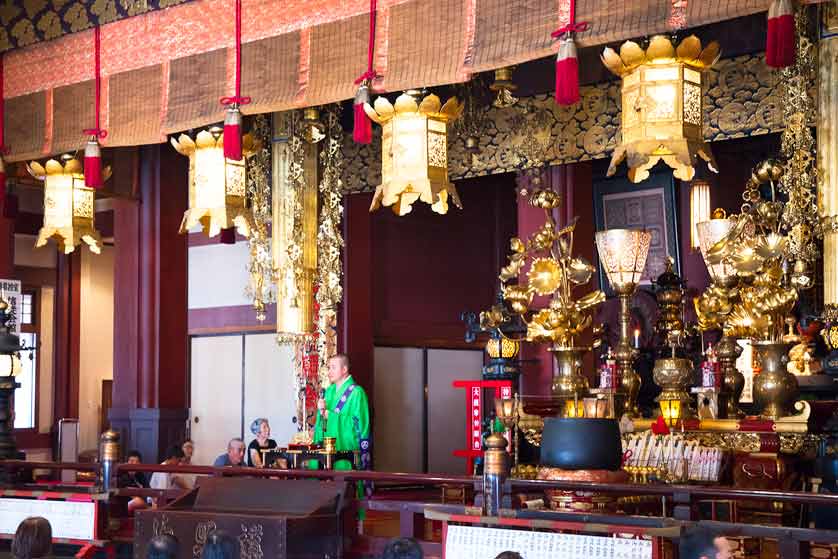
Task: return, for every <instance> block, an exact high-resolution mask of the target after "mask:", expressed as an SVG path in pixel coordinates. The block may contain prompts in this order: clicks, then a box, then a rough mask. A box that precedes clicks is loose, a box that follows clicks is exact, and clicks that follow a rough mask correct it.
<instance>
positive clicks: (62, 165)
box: [26, 155, 111, 187]
mask: <svg viewBox="0 0 838 559" xmlns="http://www.w3.org/2000/svg"><path fill="white" fill-rule="evenodd" d="M26 170H27V171H29V174H30V175H32V176H33V177H34V178H36V179H38V180H39V181H43V180H46V179H47V177H48V176H52V175H72V177H73V178H74V179H76V180H79V181H82V182H81V183H80V184H77V185H75V186H80V187H81V186H84V182H83V181H84V167H83V166H82V163H81V161H79V160H78V159H76V158H75V157H73V156H71V155H65V156H63V157H61V160H60V161H59V160H57V159H49V160H48V161H47V162H46V163H44V164H43V165H41V164H40V163H38V162H37V161H30V162H29V163H27V165H26ZM109 178H111V167H110V165H108V166H107V167H105V168H104V169H102V180H108V179H109Z"/></svg>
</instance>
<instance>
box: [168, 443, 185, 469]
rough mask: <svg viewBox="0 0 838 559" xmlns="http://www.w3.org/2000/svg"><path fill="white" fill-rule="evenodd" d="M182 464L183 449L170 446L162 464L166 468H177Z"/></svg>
mask: <svg viewBox="0 0 838 559" xmlns="http://www.w3.org/2000/svg"><path fill="white" fill-rule="evenodd" d="M182 462H183V449H182V448H180V446H178V445H174V446H170V447H169V448H168V449H167V450H166V459H165V460H163V463H164V464H166V465H167V466H177V465H178V464H181V463H182Z"/></svg>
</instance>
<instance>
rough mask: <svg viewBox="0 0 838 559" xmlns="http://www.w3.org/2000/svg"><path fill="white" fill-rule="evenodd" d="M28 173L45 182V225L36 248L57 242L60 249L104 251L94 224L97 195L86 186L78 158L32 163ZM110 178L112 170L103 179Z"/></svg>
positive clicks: (68, 252)
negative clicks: (77, 248) (85, 246)
mask: <svg viewBox="0 0 838 559" xmlns="http://www.w3.org/2000/svg"><path fill="white" fill-rule="evenodd" d="M26 168H27V170H28V171H29V174H30V175H32V176H33V177H35V178H36V179H38V180H40V181H44V223H43V226H42V227H41V230H40V231H39V232H38V239H37V240H36V241H35V247H36V248H39V247H42V246H44V245H46V244H47V242H48V241H49V239H55V241H56V243H57V244H58V250H60V251H61V252H63V253H64V254H70V253H71V252H73V251H74V250H75V248H76V246H77V245H80V244H81V243H84V244H85V245H87V248H89V249H90V252H92V253H94V254H100V253H101V252H102V237H101V235H100V234H99V232H98V231H97V230H96V225H95V223H94V220H95V217H96V211H95V207H94V201H95V193H94V190H93V189H92V188H88V187H86V186H85V185H84V169H83V167H82V164H81V162H80V161H79V160H78V159H76V158H75V157H71V156H65V157H63V158H62V159H61V161H57V160H55V159H50V160H49V161H47V162H46V163H45V164H44V165H41V164H40V163H38V162H37V161H32V162H30V163H29V164H28V165H27V166H26ZM110 176H111V168H110V167H105V168H104V169H103V170H102V178H103V180H108V179H109V178H110Z"/></svg>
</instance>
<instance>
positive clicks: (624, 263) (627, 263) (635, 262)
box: [596, 229, 652, 415]
mask: <svg viewBox="0 0 838 559" xmlns="http://www.w3.org/2000/svg"><path fill="white" fill-rule="evenodd" d="M651 240H652V234H651V233H649V232H648V231H642V230H639V229H608V230H606V231H598V232H597V234H596V244H597V252H599V260H600V262H601V263H602V267H603V268H604V269H605V273H606V275H607V276H608V281H609V282H610V283H611V286H612V287H613V288H614V291H616V292H617V296H618V297H619V299H620V341H619V343H618V344H617V347H616V348H615V352H614V356H615V358H616V360H617V370H618V371H619V374H620V388H621V390H622V392H624V393H625V396H626V405H625V412H626V413H628V414H630V415H636V414H637V412H638V409H637V394H638V392H639V391H640V376H638V374H637V373H636V372H635V370H634V358H635V356H636V354H637V351H636V350H635V349H634V348H632V346H631V336H630V333H629V327H630V323H631V300H632V297H633V296H634V291H635V289H637V284H638V283H640V278H641V276H642V275H643V270H644V268H645V267H646V257H647V256H648V254H649V245H650V243H651Z"/></svg>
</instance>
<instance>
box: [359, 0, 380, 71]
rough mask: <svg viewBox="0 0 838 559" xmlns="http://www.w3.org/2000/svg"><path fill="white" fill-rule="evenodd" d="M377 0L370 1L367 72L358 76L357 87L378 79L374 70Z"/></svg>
mask: <svg viewBox="0 0 838 559" xmlns="http://www.w3.org/2000/svg"><path fill="white" fill-rule="evenodd" d="M376 4H377V2H376V0H370V36H369V41H368V42H367V71H366V72H364V73H363V74H361V75H360V76H358V79H356V80H355V85H360V84H361V82H363V81H365V80H374V79H375V77H376V73H375V70H373V67H372V66H373V54H374V53H375V15H376Z"/></svg>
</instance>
